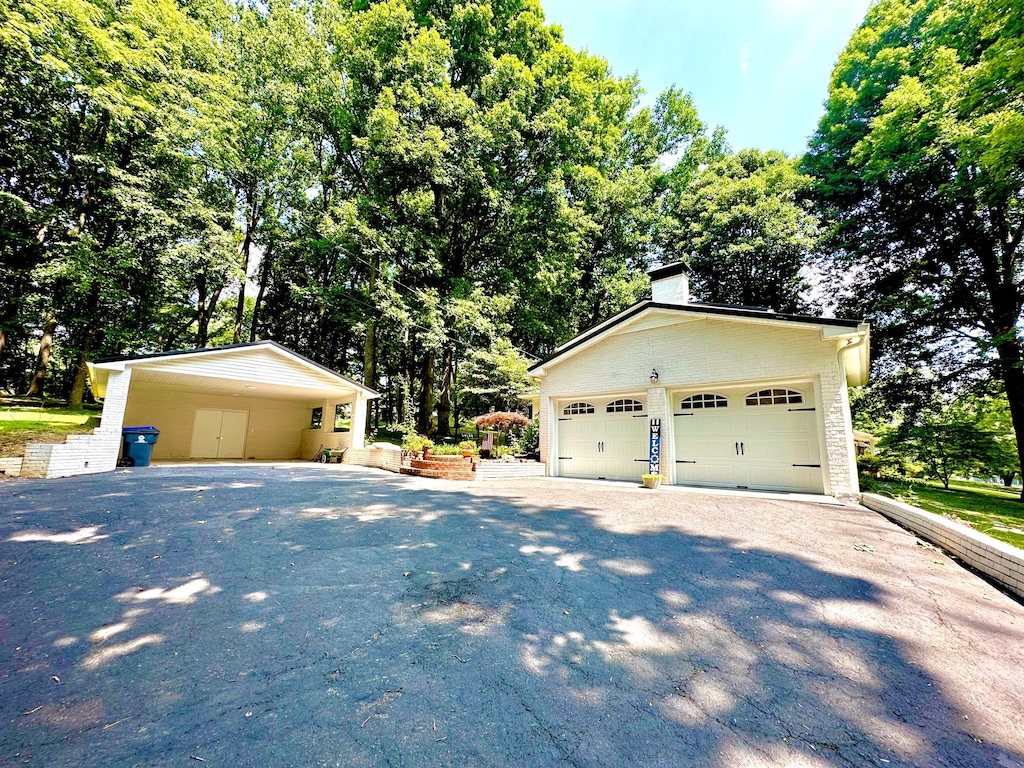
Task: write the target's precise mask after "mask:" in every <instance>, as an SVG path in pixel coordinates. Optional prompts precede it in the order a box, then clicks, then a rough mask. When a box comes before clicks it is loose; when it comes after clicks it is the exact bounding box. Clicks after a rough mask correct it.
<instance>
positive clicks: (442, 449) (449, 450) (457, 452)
mask: <svg viewBox="0 0 1024 768" xmlns="http://www.w3.org/2000/svg"><path fill="white" fill-rule="evenodd" d="M430 452H431V453H432V454H434V455H435V456H461V455H462V449H461V448H460V447H459V446H457V445H452V444H450V443H445V444H440V445H435V446H434V447H433V448H431V449H430Z"/></svg>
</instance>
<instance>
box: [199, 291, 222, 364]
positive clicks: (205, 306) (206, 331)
mask: <svg viewBox="0 0 1024 768" xmlns="http://www.w3.org/2000/svg"><path fill="white" fill-rule="evenodd" d="M221 290H223V286H221V287H220V288H217V289H216V290H215V291H213V292H212V293H210V294H208V286H207V279H206V275H199V277H198V279H197V291H196V293H197V297H196V346H197V347H205V346H206V345H207V344H208V343H209V341H210V319H211V317H212V316H213V312H214V310H215V309H216V307H217V302H218V301H219V300H220V292H221Z"/></svg>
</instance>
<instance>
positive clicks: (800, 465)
mask: <svg viewBox="0 0 1024 768" xmlns="http://www.w3.org/2000/svg"><path fill="white" fill-rule="evenodd" d="M793 466H794V467H817V468H818V469H821V464H794V465H793Z"/></svg>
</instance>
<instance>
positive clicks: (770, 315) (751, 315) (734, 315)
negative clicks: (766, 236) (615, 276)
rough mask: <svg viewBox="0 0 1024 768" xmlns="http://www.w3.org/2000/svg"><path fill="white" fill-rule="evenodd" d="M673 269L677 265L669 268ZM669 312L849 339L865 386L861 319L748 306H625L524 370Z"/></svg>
mask: <svg viewBox="0 0 1024 768" xmlns="http://www.w3.org/2000/svg"><path fill="white" fill-rule="evenodd" d="M669 266H670V267H673V268H674V267H676V265H669ZM652 311H658V312H670V313H680V314H688V315H697V316H705V317H721V318H724V319H729V320H734V321H738V322H752V323H771V324H773V325H774V324H779V325H783V324H785V325H794V326H804V327H810V328H818V329H820V330H821V332H822V335H823V337H827V338H835V339H837V340H839V339H852V342H851V343H848V344H847V345H846V347H847V348H848V350H849V351H850V352H853V351H854V350H855V349H856V351H857V355H856V356H855V358H854V359H853V360H852V361H850V362H852V365H850V363H848V371H847V380H848V381H849V383H850V384H851V385H852V386H857V385H859V384H866V383H867V378H868V363H869V355H868V344H869V339H870V326H869V325H868V324H867V323H865V322H862V321H860V320H846V319H842V318H824V317H812V316H810V315H795V314H787V313H778V312H771V311H769V310H763V309H754V308H751V307H733V306H720V305H712V304H667V303H662V302H656V301H650V300H648V301H641V302H638V303H636V304H634V305H633V306H631V307H627V308H626V309H624V310H623V311H622V312H620V313H619V314H617V315H615V316H614V317H610V318H608V319H607V320H605V321H604V322H601V323H598V324H597V325H594V326H592V327H590V328H588V329H587V330H585V331H583V332H582V333H580V334H579V335H577V336H576V337H574V338H572V339H570V340H569V341H567V342H565V343H564V344H561V345H560V346H558V347H556V348H555V351H554V352H553V353H552V354H551V355H549V356H548V357H546V358H545V359H543V360H541V361H540V362H538V363H534V364H533V365H532V366H530V367H529V368H528V369H527V372H528V373H530V374H532V375H534V376H543V375H544V373H545V369H546V368H547V367H549V366H551V365H557V364H558V363H560V362H562V361H563V360H564V359H566V358H568V357H571V356H572V355H573V354H575V353H576V352H579V351H581V350H582V349H583V348H584V347H588V346H590V345H591V344H592V343H594V342H596V341H598V340H599V339H601V338H603V337H604V336H606V335H610V332H611V331H613V330H614V329H615V328H617V327H619V326H621V325H623V324H624V323H627V322H629V321H630V320H633V319H634V318H637V317H639V316H640V315H642V314H644V313H646V312H652Z"/></svg>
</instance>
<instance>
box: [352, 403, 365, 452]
mask: <svg viewBox="0 0 1024 768" xmlns="http://www.w3.org/2000/svg"><path fill="white" fill-rule="evenodd" d="M365 440H366V398H365V397H363V395H362V393H360V392H357V393H356V396H355V399H354V400H353V401H352V447H353V448H362V447H363V443H364V442H365Z"/></svg>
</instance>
